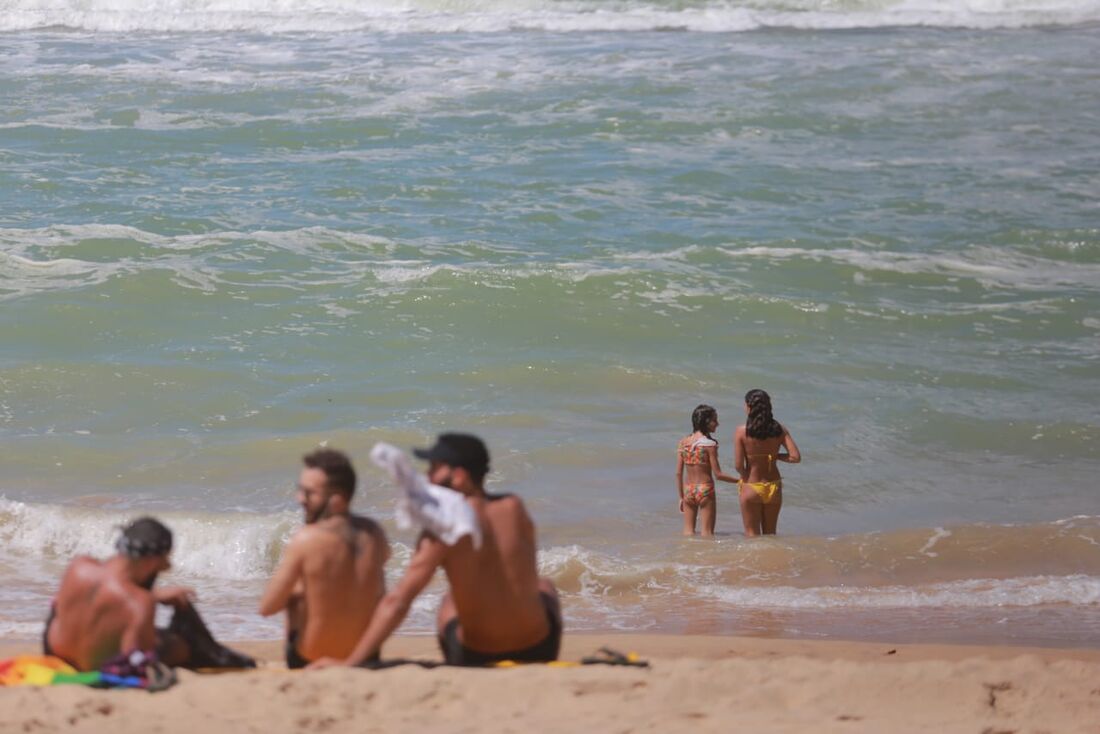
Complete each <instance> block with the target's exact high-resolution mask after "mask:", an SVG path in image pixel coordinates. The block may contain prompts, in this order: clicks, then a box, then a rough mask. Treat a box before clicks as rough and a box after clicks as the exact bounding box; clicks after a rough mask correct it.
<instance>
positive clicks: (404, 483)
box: [370, 442, 481, 548]
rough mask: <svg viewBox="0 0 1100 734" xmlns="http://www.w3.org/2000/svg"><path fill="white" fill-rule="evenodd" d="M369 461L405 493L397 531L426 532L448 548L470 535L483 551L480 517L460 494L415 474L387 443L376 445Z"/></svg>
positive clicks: (407, 463) (409, 463) (400, 505)
mask: <svg viewBox="0 0 1100 734" xmlns="http://www.w3.org/2000/svg"><path fill="white" fill-rule="evenodd" d="M370 460H371V461H373V462H374V463H375V464H377V465H378V466H380V467H381V468H383V469H385V470H386V472H387V473H388V474H389V475H390V476H391V477H392V478H393V481H395V482H397V486H398V487H400V488H401V489H403V490H404V492H405V494H404V496H403V497H401V499H399V500H398V501H397V512H396V518H397V527H399V528H401V529H402V530H408V529H409V528H413V527H418V528H420V529H421V530H427V531H428V532H429V533H431V534H432V535H434V536H436V537H437V538H439V539H440V540H442V541H443V542H444V543H446V544H447V545H454V544H455V543H457V542H458V541H459V540H461V539H462V536H464V535H469V536H470V539H471V540H472V541H473V542H474V547H475V548H480V547H481V526H480V525H479V524H478V522H477V514H476V513H475V512H474V508H472V507H470V505H469V504H468V503H467V502H466V497H465V496H463V495H462V493H461V492H456V491H454V490H453V489H447V488H446V487H440V486H438V485H436V484H431V483H430V482H428V480H427V479H426V478H425V477H424V475H423V474H421V473H419V472H417V471H414V470H413V467H412V462H410V461H409V457H408V456H406V455H405V453H404V452H403V451H401V449H399V448H397V447H396V446H392V445H390V444H388V443H382V442H379V443H376V444H375V445H374V448H373V449H371V452H370Z"/></svg>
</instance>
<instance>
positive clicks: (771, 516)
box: [760, 487, 783, 535]
mask: <svg viewBox="0 0 1100 734" xmlns="http://www.w3.org/2000/svg"><path fill="white" fill-rule="evenodd" d="M782 506H783V488H782V487H780V488H779V489H778V490H776V492H775V496H774V497H772V501H771V502H769V503H768V504H766V505H761V506H760V507H761V513H762V517H761V521H762V522H761V529H762V530H763V531H764V535H775V528H776V526H777V525H779V508H780V507H782Z"/></svg>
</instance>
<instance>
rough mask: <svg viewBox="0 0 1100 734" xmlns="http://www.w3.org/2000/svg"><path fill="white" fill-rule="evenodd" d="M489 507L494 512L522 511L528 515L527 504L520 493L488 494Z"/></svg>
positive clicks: (486, 496) (521, 512) (486, 497)
mask: <svg viewBox="0 0 1100 734" xmlns="http://www.w3.org/2000/svg"><path fill="white" fill-rule="evenodd" d="M485 499H486V500H487V503H486V505H487V507H488V508H490V509H492V510H493V511H494V512H508V513H520V514H523V515H524V516H526V515H527V505H525V504H523V500H522V499H520V496H519V495H518V494H487V495H485Z"/></svg>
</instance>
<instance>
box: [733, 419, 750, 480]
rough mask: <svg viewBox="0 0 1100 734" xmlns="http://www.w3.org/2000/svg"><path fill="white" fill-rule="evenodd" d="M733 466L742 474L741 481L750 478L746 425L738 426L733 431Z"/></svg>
mask: <svg viewBox="0 0 1100 734" xmlns="http://www.w3.org/2000/svg"><path fill="white" fill-rule="evenodd" d="M733 468H734V469H736V470H737V473H738V474H740V475H741V481H743V482H747V481H748V479H749V457H748V456H747V455H746V452H745V427H744V426H738V427H737V430H736V431H734V432H733Z"/></svg>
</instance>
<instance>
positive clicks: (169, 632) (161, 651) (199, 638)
mask: <svg viewBox="0 0 1100 734" xmlns="http://www.w3.org/2000/svg"><path fill="white" fill-rule="evenodd" d="M115 550H116V551H117V553H116V554H115V555H114V556H112V557H111V558H108V559H107V560H106V561H99V560H96V559H95V558H90V557H88V556H78V557H77V558H75V559H73V561H72V563H70V564H69V567H68V569H66V571H65V575H64V576H63V577H62V579H61V588H60V589H58V592H57V596H56V597H54V602H53V604H52V605H51V607H50V616H49V619H47V620H46V629H45V631H44V633H43V635H42V647H43V652H45V654H47V655H54V656H57V657H59V658H61V659H63V660H65V661H66V662H68V663H69V664H70V665H72V666H73V667H74V668H76V669H77V670H98V669H99V668H100V667H101V666H102V665H103V664H104V663H105V662H107V661H108V660H110V659H112V658H115V657H117V656H118V655H119V654H120V653H125V654H130V653H132V652H134V651H141V652H143V653H146V655H147V657H149V658H150V659H154V660H155V659H159V660H160V661H161V662H164V663H167V664H168V665H179V666H183V667H188V668H200V667H201V668H205V667H223V668H245V667H249V668H250V667H255V665H256V663H255V662H254V661H253V660H252V659H251V658H249V657H247V656H245V655H241V654H239V653H235V652H233V651H232V650H229V649H227V648H224V647H222V646H221V645H219V644H218V643H217V642H216V641H215V640H214V638H213V637H212V636H211V635H210V632H209V630H207V628H206V625H205V624H204V623H203V621H202V618H201V617H199V614H198V612H197V611H196V610H195V608H194V605H193V601H194V593H193V592H192V591H191V590H190V589H186V588H184V587H181V586H173V587H165V588H160V589H155V588H154V587H153V585H154V584H155V583H156V580H157V575H158V574H159V573H160V572H161V571H166V570H168V569H169V568H171V566H172V564H171V563H170V562H169V560H168V555H169V554H170V553H171V552H172V531H170V530H169V529H168V528H166V527H165V526H164V525H163V524H162V523H160V522H159V521H157V520H155V519H154V518H151V517H143V518H140V519H138V520H135V521H133V522H132V523H130V524H129V525H127V526H126V527H125V528H123V529H122V534H121V536H119V538H118V541H117V542H116V543H115ZM157 604H167V605H169V606H172V607H174V608H175V613H174V614H173V616H172V623H171V625H170V626H169V627H168V629H166V630H158V629H156V628H155V627H154V626H153V621H154V617H155V615H156V606H157Z"/></svg>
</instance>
